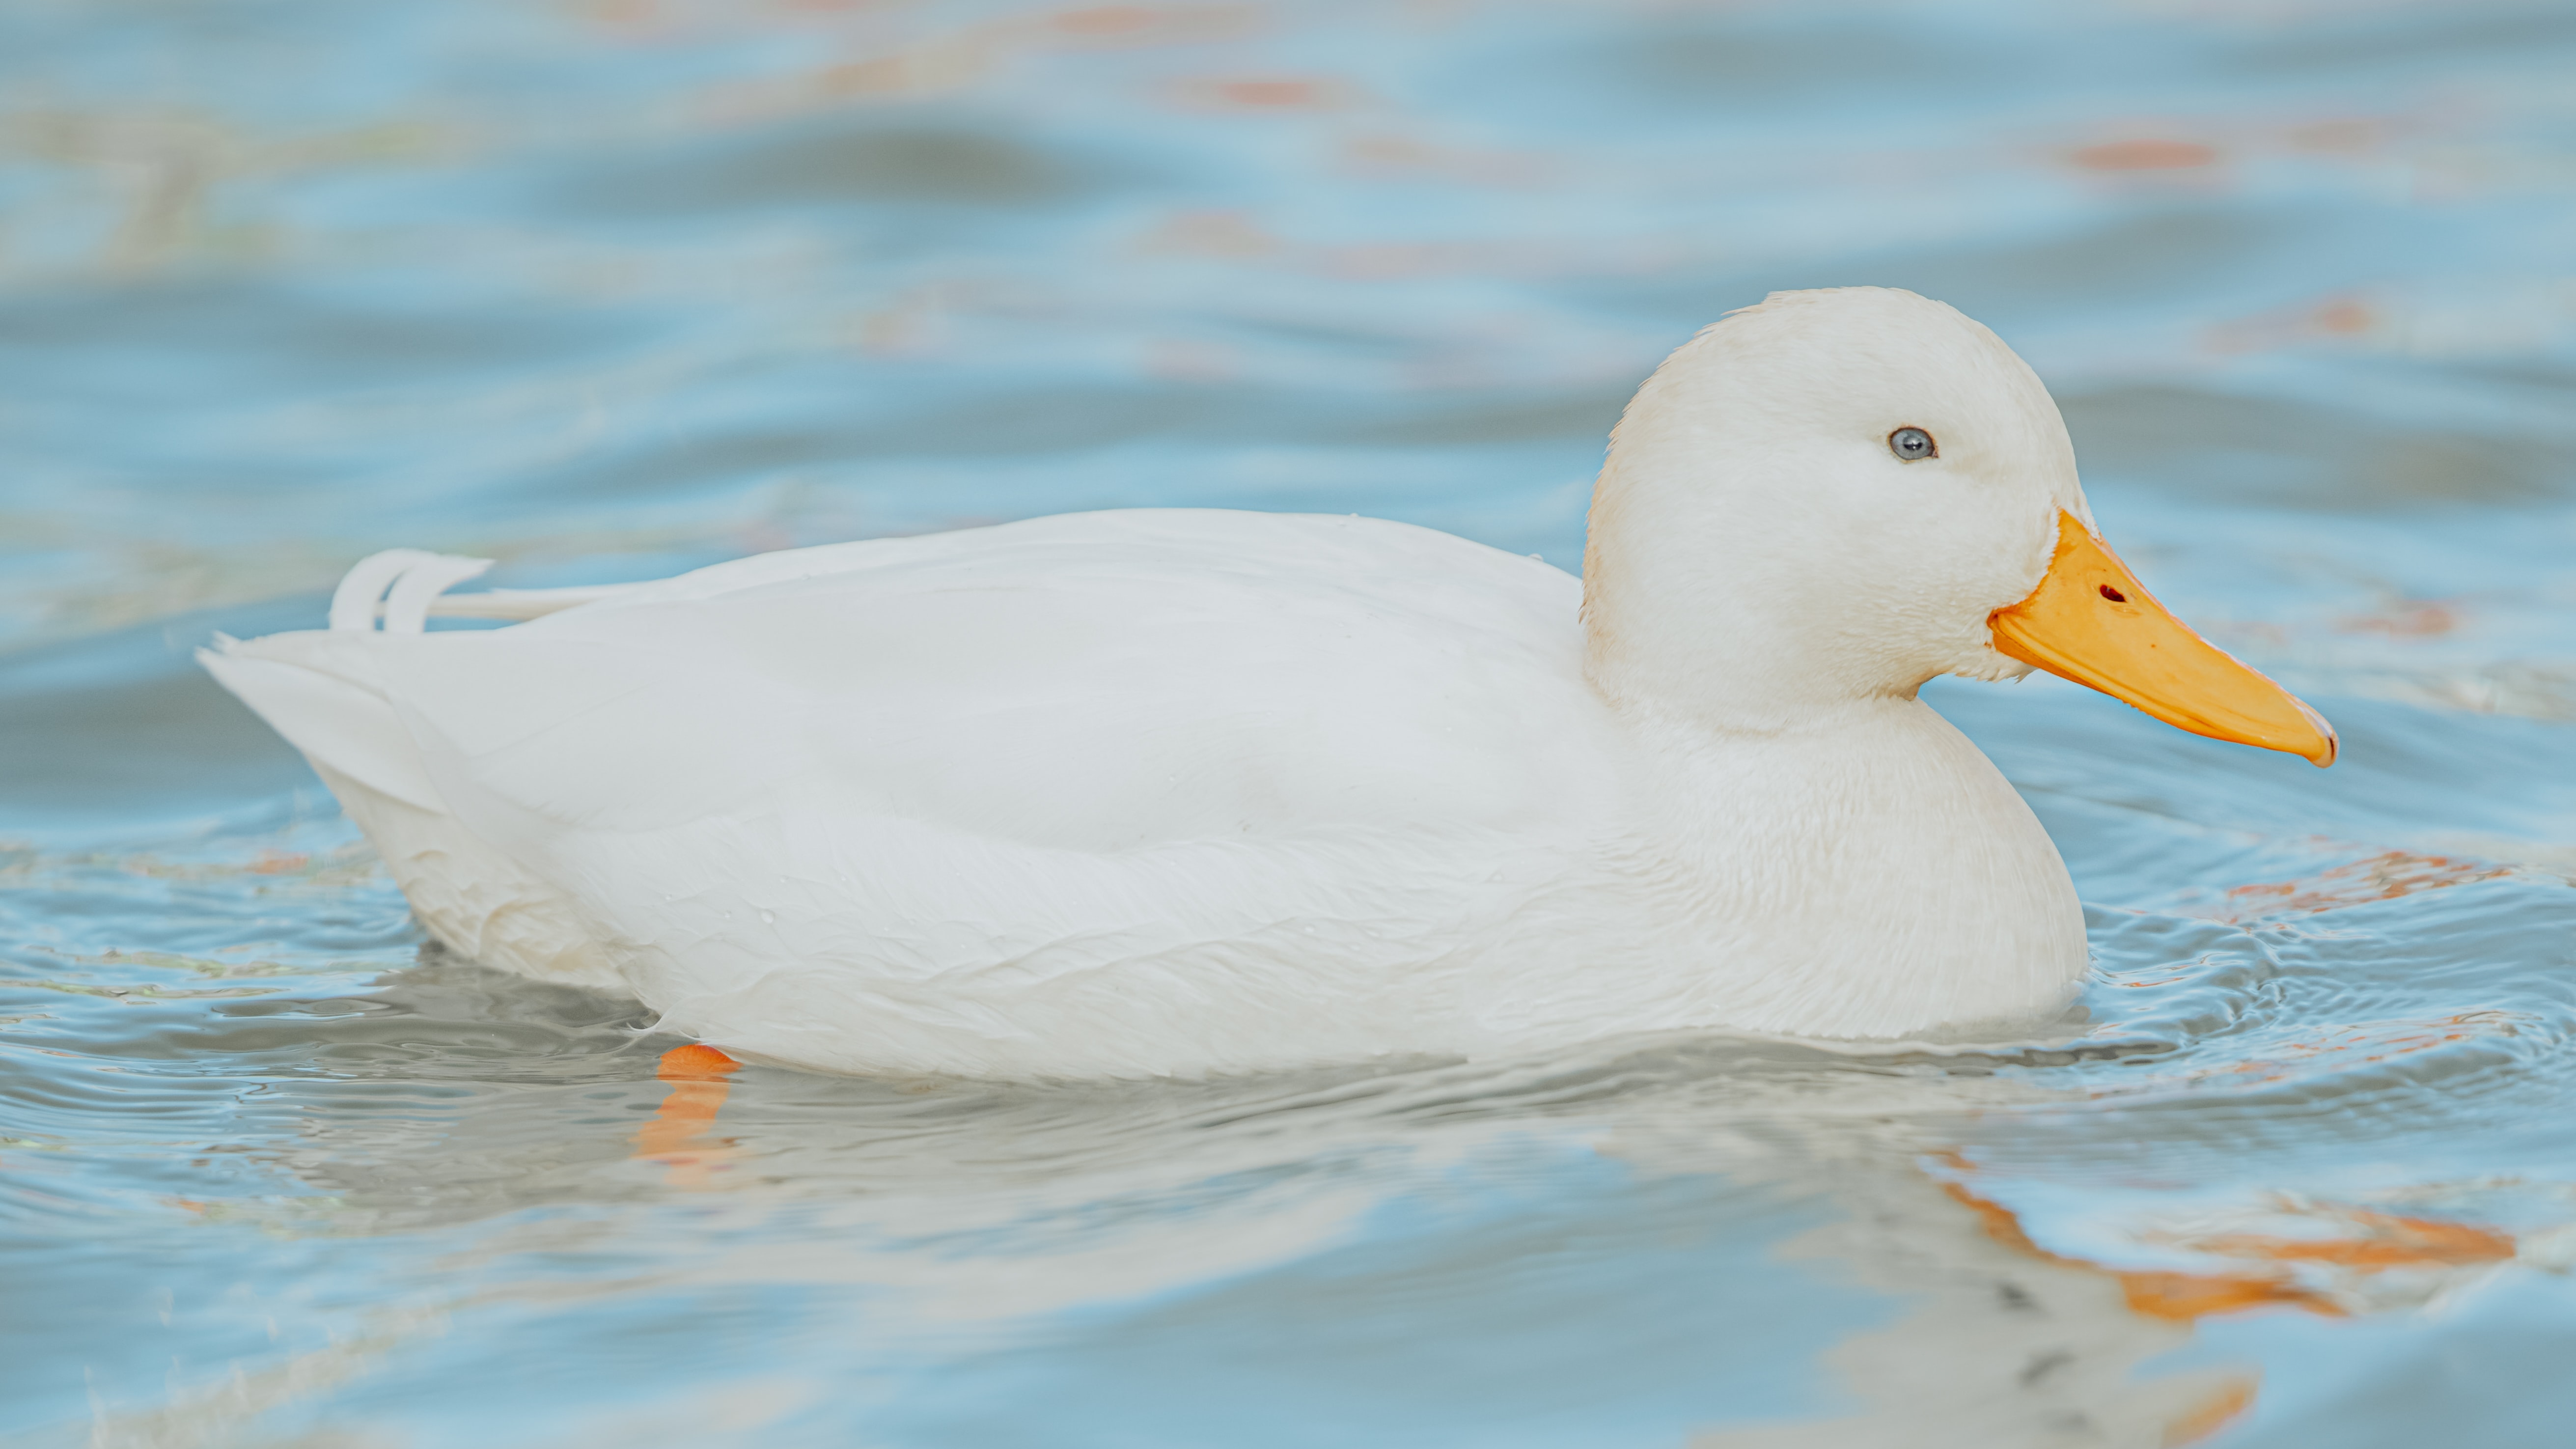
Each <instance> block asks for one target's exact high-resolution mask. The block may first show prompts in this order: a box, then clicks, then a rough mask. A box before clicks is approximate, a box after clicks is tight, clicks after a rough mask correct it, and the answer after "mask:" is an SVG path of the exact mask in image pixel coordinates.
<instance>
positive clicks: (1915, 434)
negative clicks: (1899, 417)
mask: <svg viewBox="0 0 2576 1449" xmlns="http://www.w3.org/2000/svg"><path fill="white" fill-rule="evenodd" d="M1887 451H1889V452H1891V453H1894V454H1895V455H1896V456H1897V457H1899V458H1902V459H1904V460H1905V461H1906V462H1908V463H1911V462H1913V461H1915V460H1916V459H1918V458H1938V457H1940V456H1941V450H1940V449H1939V448H1938V447H1936V446H1934V445H1933V442H1932V435H1931V434H1930V433H1927V432H1925V431H1923V430H1922V429H1921V428H1898V429H1897V430H1896V431H1895V432H1892V433H1890V434H1888V435H1887Z"/></svg>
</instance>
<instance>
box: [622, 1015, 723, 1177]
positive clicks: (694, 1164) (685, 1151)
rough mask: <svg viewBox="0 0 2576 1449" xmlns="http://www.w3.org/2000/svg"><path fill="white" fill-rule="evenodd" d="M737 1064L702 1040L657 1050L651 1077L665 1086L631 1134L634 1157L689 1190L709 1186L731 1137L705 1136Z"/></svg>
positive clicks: (713, 1122)
mask: <svg viewBox="0 0 2576 1449" xmlns="http://www.w3.org/2000/svg"><path fill="white" fill-rule="evenodd" d="M741 1069H742V1063H740V1062H738V1061H735V1060H734V1059H733V1058H731V1057H729V1056H726V1055H725V1054H724V1053H723V1052H720V1051H717V1050H716V1049H715V1048H714V1047H711V1046H707V1045H705V1044H704V1043H697V1042H693V1043H691V1044H690V1045H688V1046H684V1047H673V1048H672V1049H671V1050H669V1051H666V1052H664V1053H662V1065H661V1067H660V1069H659V1070H657V1071H656V1072H655V1073H654V1075H655V1076H657V1077H659V1078H661V1079H662V1080H663V1081H666V1082H668V1083H670V1084H671V1091H670V1094H669V1095H668V1096H665V1097H664V1098H663V1099H662V1105H661V1106H660V1107H659V1108H657V1109H655V1111H654V1113H653V1120H652V1121H650V1122H647V1123H645V1124H644V1125H643V1126H642V1127H641V1128H639V1129H638V1130H637V1131H636V1133H635V1138H634V1142H635V1152H634V1154H633V1155H634V1156H636V1157H639V1158H643V1159H645V1160H646V1161H650V1162H658V1163H660V1164H662V1166H663V1167H664V1168H665V1169H667V1170H666V1171H665V1172H664V1173H663V1175H662V1180H663V1181H664V1182H666V1183H669V1184H670V1185H671V1186H673V1187H677V1188H685V1189H688V1190H691V1191H696V1190H699V1189H703V1188H707V1187H711V1186H713V1185H714V1178H715V1175H716V1174H717V1173H719V1172H722V1171H724V1170H725V1168H727V1167H729V1166H731V1165H732V1164H731V1159H732V1157H733V1149H734V1144H733V1140H732V1139H731V1138H725V1137H710V1136H708V1135H707V1129H708V1128H710V1127H712V1126H714V1125H715V1120H716V1113H718V1112H719V1111H722V1110H723V1109H724V1104H725V1098H726V1097H728V1096H730V1095H731V1094H732V1092H733V1083H732V1082H730V1081H728V1080H727V1078H728V1077H730V1076H731V1075H732V1074H733V1073H735V1072H737V1071H740V1070H741Z"/></svg>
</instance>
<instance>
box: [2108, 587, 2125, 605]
mask: <svg viewBox="0 0 2576 1449" xmlns="http://www.w3.org/2000/svg"><path fill="white" fill-rule="evenodd" d="M2102 597H2103V598H2106V599H2109V600H2110V601H2111V602H2112V603H2115V604H2125V603H2127V602H2129V596H2128V595H2126V594H2124V593H2121V592H2120V591H2119V590H2118V589H2115V588H2113V587H2111V586H2110V585H2109V584H2104V585H2103V586H2102Z"/></svg>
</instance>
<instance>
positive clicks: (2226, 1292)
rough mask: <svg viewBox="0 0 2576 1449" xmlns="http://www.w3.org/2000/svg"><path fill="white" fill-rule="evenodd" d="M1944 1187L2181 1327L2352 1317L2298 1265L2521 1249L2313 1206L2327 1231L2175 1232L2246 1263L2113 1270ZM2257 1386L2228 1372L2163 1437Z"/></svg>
mask: <svg viewBox="0 0 2576 1449" xmlns="http://www.w3.org/2000/svg"><path fill="white" fill-rule="evenodd" d="M1936 1157H1937V1160H1939V1161H1940V1162H1941V1163H1942V1164H1943V1165H1944V1166H1946V1167H1948V1168H1950V1169H1952V1170H1954V1171H1957V1172H1961V1173H1967V1172H1972V1171H1974V1169H1973V1168H1972V1167H1971V1166H1970V1164H1969V1163H1968V1162H1967V1160H1966V1159H1965V1158H1963V1157H1961V1156H1960V1155H1959V1154H1957V1153H1955V1152H1944V1153H1940V1154H1936ZM1941 1187H1942V1191H1944V1192H1946V1193H1948V1194H1949V1196H1950V1197H1951V1199H1952V1200H1953V1201H1955V1202H1957V1203H1959V1204H1960V1205H1961V1206H1963V1207H1965V1208H1967V1209H1968V1210H1969V1211H1970V1212H1973V1213H1975V1214H1976V1215H1977V1221H1978V1224H1979V1226H1980V1227H1982V1228H1983V1229H1984V1230H1985V1233H1986V1235H1987V1236H1988V1237H1989V1238H1991V1239H1993V1240H1994V1241H1995V1242H1997V1243H1999V1244H2001V1245H2003V1246H2004V1247H2006V1248H2009V1249H2011V1250H2012V1251H2014V1252H2016V1253H2021V1254H2024V1255H2026V1256H2029V1257H2031V1258H2035V1259H2038V1260H2039V1261H2041V1262H2045V1263H2049V1264H2053V1265H2056V1266H2059V1267H2066V1268H2075V1269H2080V1270H2083V1271H2086V1272H2092V1273H2099V1274H2102V1275H2104V1276H2106V1277H2108V1278H2110V1279H2111V1280H2113V1281H2114V1282H2116V1283H2118V1284H2119V1285H2120V1292H2121V1296H2122V1299H2123V1300H2124V1301H2125V1302H2126V1303H2127V1305H2128V1307H2129V1311H2131V1312H2132V1313H2136V1314H2138V1315H2140V1316H2142V1317H2145V1318H2152V1319H2156V1320H2159V1321H2161V1322H2166V1323H2177V1324H2182V1325H2185V1326H2189V1325H2191V1324H2194V1323H2197V1322H2199V1321H2200V1320H2201V1319H2203V1318H2209V1317H2214V1316H2216V1315H2219V1314H2224V1313H2240V1312H2245V1311H2248V1310H2252V1309H2258V1308H2270V1307H2285V1308H2296V1309H2300V1310H2303V1311H2305V1312H2309V1313H2315V1314H2319V1315H2321V1316H2324V1317H2329V1318H2348V1317H2350V1316H2352V1313H2353V1310H2352V1309H2351V1308H2349V1307H2347V1306H2345V1304H2344V1302H2342V1301H2339V1300H2338V1299H2337V1298H2335V1297H2333V1296H2329V1295H2328V1294H2327V1293H2326V1292H2324V1291H2321V1290H2319V1289H2316V1288H2312V1287H2310V1286H2308V1285H2306V1284H2304V1283H2301V1282H2300V1281H2298V1279H2297V1277H2296V1276H2294V1275H2295V1273H2296V1271H2297V1270H2298V1269H2299V1268H2302V1267H2306V1268H2310V1269H2312V1270H2313V1269H2315V1268H2327V1269H2333V1270H2339V1271H2341V1272H2343V1273H2346V1274H2352V1275H2359V1276H2367V1275H2371V1274H2376V1273H2384V1272H2388V1271H2390V1270H2392V1269H2418V1270H2422V1269H2444V1268H2464V1267H2474V1266H2478V1265H2483V1264H2490V1263H2501V1262H2504V1261H2507V1260H2509V1259H2511V1258H2512V1257H2513V1256H2514V1255H2515V1252H2516V1250H2517V1247H2518V1245H2517V1244H2516V1242H2515V1241H2514V1238H2513V1235H2512V1234H2510V1233H2507V1232H2504V1231H2503V1230H2501V1229H2498V1228H2492V1227H2487V1226H2484V1225H2481V1224H2477V1223H2463V1222H2445V1221H2442V1220H2440V1219H2435V1218H2414V1217H2403V1216H2400V1215H2398V1214H2395V1213H2383V1212H2377V1211H2374V1210H2372V1209H2369V1208H2360V1207H2350V1206H2343V1205H2338V1204H2316V1205H2313V1206H2309V1207H2304V1208H2300V1209H2296V1211H2298V1212H2299V1213H2300V1214H2301V1215H2302V1216H2307V1217H2311V1218H2316V1219H2322V1220H2323V1225H2325V1226H2327V1227H2328V1228H2329V1229H2330V1231H2329V1232H2328V1233H2325V1234H2321V1235H2319V1236H2316V1237H2284V1236H2278V1235H2274V1234H2266V1233H2212V1234H2202V1235H2196V1236H2189V1235H2178V1236H2176V1237H2174V1238H2173V1239H2172V1241H2173V1242H2174V1243H2175V1245H2177V1246H2180V1247H2184V1248H2188V1249H2190V1250H2192V1251H2194V1252H2199V1253H2206V1254H2210V1255H2212V1256H2215V1257H2221V1258H2231V1259H2235V1260H2238V1261H2239V1262H2242V1263H2244V1264H2245V1265H2246V1266H2245V1268H2244V1270H2243V1271H2238V1272H2224V1273H2186V1272H2179V1271H2173V1270H2167V1269H2122V1268H2112V1267H2108V1266H2105V1265H2103V1264H2099V1263H2094V1262H2090V1261H2087V1260H2085V1259H2081V1258H2070V1257H2068V1256H2066V1255H2065V1254H2063V1253H2058V1252H2053V1251H2051V1250H2049V1249H2047V1248H2043V1247H2041V1246H2040V1245H2039V1244H2038V1243H2037V1242H2035V1241H2033V1240H2032V1238H2031V1236H2030V1233H2029V1231H2028V1230H2027V1229H2025V1228H2024V1227H2023V1226H2022V1223H2021V1218H2020V1216H2019V1215H2018V1214H2016V1213H2015V1212H2014V1211H2013V1210H2012V1209H2010V1208H2008V1207H2005V1206H2004V1205H2003V1204H2001V1203H1999V1202H1996V1201H1994V1200H1993V1199H1991V1198H1988V1197H1984V1196H1981V1195H1980V1194H1978V1193H1977V1192H1975V1191H1974V1190H1972V1189H1971V1188H1969V1187H1968V1186H1967V1185H1966V1184H1965V1183H1962V1182H1958V1181H1947V1182H1944V1183H1942V1184H1941ZM2260 1387H2261V1384H2260V1380H2259V1379H2258V1378H2256V1377H2251V1376H2248V1377H2242V1378H2238V1379H2233V1380H2230V1381H2229V1382H2228V1383H2226V1384H2225V1385H2223V1386H2222V1387H2221V1388H2220V1389H2219V1390H2218V1391H2217V1392H2216V1393H2214V1394H2212V1395H2211V1396H2209V1397H2208V1398H2206V1399H2204V1400H2202V1401H2201V1402H2200V1403H2198V1404H2196V1405H2194V1406H2193V1407H2192V1408H2191V1409H2189V1410H2187V1411H2186V1412H2184V1413H2183V1414H2181V1415H2180V1416H2178V1417H2176V1418H2174V1419H2173V1420H2171V1421H2170V1422H2168V1423H2167V1424H2166V1425H2165V1429H2164V1434H2163V1441H2164V1443H2165V1444H2166V1445H2168V1446H2172V1445H2182V1444H2195V1443H2198V1442H2200V1441H2201V1440H2204V1439H2207V1438H2208V1437H2210V1436H2211V1435H2213V1434H2216V1433H2217V1432H2218V1431H2219V1430H2221V1429H2224V1428H2226V1427H2227V1426H2228V1425H2229V1424H2231V1423H2233V1422H2234V1421H2235V1420H2236V1419H2237V1418H2238V1417H2239V1416H2241V1415H2242V1414H2243V1413H2244V1412H2245V1411H2246V1410H2247V1409H2249V1408H2251V1407H2252V1406H2253V1403H2254V1398H2255V1395H2256V1393H2257V1392H2258V1390H2259V1389H2260Z"/></svg>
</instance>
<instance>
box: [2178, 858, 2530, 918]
mask: <svg viewBox="0 0 2576 1449" xmlns="http://www.w3.org/2000/svg"><path fill="white" fill-rule="evenodd" d="M2508 873H2509V872H2508V871H2507V869H2506V868H2505V867H2503V866H2500V865H2492V864H2489V863H2488V862H2486V861H2482V860H2460V859H2456V858H2454V857H2452V856H2447V855H2417V854H2415V853H2414V852H2413V851H2407V850H2383V851H2381V852H2380V853H2379V854H2377V855H2374V856H2372V857H2370V858H2369V859H2367V860H2357V861H2354V862H2352V863H2351V864H2349V865H2338V866H2335V867H2333V868H2332V869H2329V870H2321V871H2319V872H2317V873H2316V874H2315V875H2312V876H2307V877H2304V878H2302V879H2299V880H2284V881H2264V882H2262V883H2260V884H2256V885H2241V886H2235V887H2232V888H2231V889H2229V891H2228V892H2227V906H2226V908H2225V909H2224V910H2223V911H2222V912H2220V913H2219V914H2217V915H2216V916H2215V919H2217V920H2222V921H2230V922H2233V921H2243V920H2250V919H2252V918H2254V917H2257V916H2286V915H2314V914H2315V913H2317V912H2319V911H2332V910H2339V909H2341V908H2343V907H2345V906H2358V905H2365V904H2367V903H2369V902H2371V901H2393V900H2395V899H2397V898H2398V897H2399V896H2411V895H2414V894H2416V893H2418V892H2421V891H2437V890H2442V889H2445V888H2447V887H2450V886H2456V885H2469V884H2471V883H2473V882H2476V881H2482V880H2493V879H2495V878H2496V877H2498V876H2501V875H2505V874H2508Z"/></svg>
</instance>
